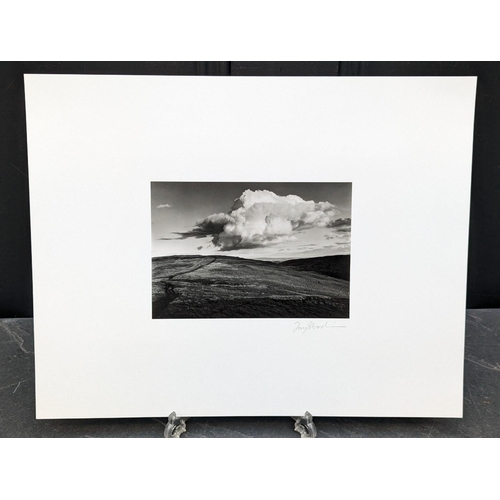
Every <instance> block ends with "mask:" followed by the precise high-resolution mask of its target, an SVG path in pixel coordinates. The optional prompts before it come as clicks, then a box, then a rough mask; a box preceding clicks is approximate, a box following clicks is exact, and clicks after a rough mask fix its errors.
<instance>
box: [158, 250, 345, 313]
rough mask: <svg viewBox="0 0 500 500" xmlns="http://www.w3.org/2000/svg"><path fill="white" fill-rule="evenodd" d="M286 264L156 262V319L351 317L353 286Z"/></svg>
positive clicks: (211, 259) (220, 259)
mask: <svg viewBox="0 0 500 500" xmlns="http://www.w3.org/2000/svg"><path fill="white" fill-rule="evenodd" d="M305 260H309V259H305ZM311 260H312V259H311ZM283 264H284V263H282V264H279V263H274V262H265V261H258V260H249V259H240V258H237V257H226V256H208V257H200V256H189V255H188V256H171V257H155V258H154V259H153V318H347V317H348V316H349V282H347V281H345V280H341V279H337V278H334V277H331V276H328V275H326V274H320V273H318V272H315V271H311V270H309V269H305V268H304V267H303V268H300V266H296V265H293V266H292V265H283Z"/></svg>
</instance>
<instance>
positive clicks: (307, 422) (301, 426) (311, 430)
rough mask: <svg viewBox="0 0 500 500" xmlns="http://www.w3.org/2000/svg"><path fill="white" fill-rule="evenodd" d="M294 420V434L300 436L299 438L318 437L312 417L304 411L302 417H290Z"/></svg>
mask: <svg viewBox="0 0 500 500" xmlns="http://www.w3.org/2000/svg"><path fill="white" fill-rule="evenodd" d="M292 418H293V419H294V420H295V427H294V430H295V432H298V433H299V434H300V437H301V438H315V437H316V436H317V435H318V432H317V431H316V426H315V425H314V422H313V417H312V415H311V414H310V413H309V412H308V411H306V412H305V414H304V416H303V417H292Z"/></svg>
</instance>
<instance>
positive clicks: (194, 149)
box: [25, 75, 476, 418]
mask: <svg viewBox="0 0 500 500" xmlns="http://www.w3.org/2000/svg"><path fill="white" fill-rule="evenodd" d="M25 88H26V106H27V108H26V109H27V128H28V159H29V182H30V203H31V228H32V251H33V282H34V322H35V357H36V406H37V418H96V417H109V418H113V417H145V416H165V415H168V414H170V412H172V411H176V413H177V415H181V416H222V415H232V416H259V415H275V416H280V415H288V416H290V415H301V414H303V413H304V412H305V411H306V410H307V411H309V412H310V413H311V414H312V415H314V416H327V415H332V416H382V417H461V415H462V392H463V351H464V327H465V293H466V267H467V247H468V222H469V203H470V177H471V159H472V138H473V118H474V101H475V88H476V79H475V78H472V77H466V78H329V77H320V78H316V77H304V78H302V77H293V78H287V77H280V78H265V77H264V78H260V77H250V78H244V77H180V76H179V77H175V76H168V77H167V76H165V77H152V76H82V75H78V76H77V75H64V76H63V75H26V76H25ZM151 181H197V182H199V181H228V182H236V181H237V182H257V181H258V182H351V183H352V253H351V283H350V317H349V319H334V320H332V321H330V322H329V324H330V325H332V326H342V328H332V329H309V330H302V329H301V330H298V329H297V328H296V321H295V320H293V319H192V320H190V319H164V320H153V319H151V213H150V196H151V192H150V187H151ZM300 321H301V324H302V326H305V325H307V324H308V321H307V320H303V319H301V320H300ZM311 321H314V318H312V320H311ZM321 323H324V320H321V321H319V320H318V321H317V322H316V324H317V325H320V324H321Z"/></svg>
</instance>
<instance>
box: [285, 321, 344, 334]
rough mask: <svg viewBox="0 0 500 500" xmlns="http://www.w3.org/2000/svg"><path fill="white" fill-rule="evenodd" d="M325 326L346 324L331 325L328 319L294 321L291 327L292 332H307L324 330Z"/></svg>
mask: <svg viewBox="0 0 500 500" xmlns="http://www.w3.org/2000/svg"><path fill="white" fill-rule="evenodd" d="M326 328H346V325H332V324H329V323H328V321H321V322H318V321H308V322H307V323H306V322H305V321H296V322H295V326H294V328H293V331H294V332H307V331H310V330H324V329H326Z"/></svg>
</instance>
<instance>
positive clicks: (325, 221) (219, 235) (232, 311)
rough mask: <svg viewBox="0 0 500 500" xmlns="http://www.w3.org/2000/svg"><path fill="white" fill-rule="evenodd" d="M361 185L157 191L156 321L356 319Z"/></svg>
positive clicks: (207, 185) (196, 186) (197, 186)
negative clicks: (354, 220) (354, 240)
mask: <svg viewBox="0 0 500 500" xmlns="http://www.w3.org/2000/svg"><path fill="white" fill-rule="evenodd" d="M351 186H352V185H351V183H345V182H342V183H330V182H328V183H305V182H304V183H298V182H295V183H244V182H152V183H151V224H152V314H153V319H166V318H179V319H181V318H348V317H349V281H350V253H351V191H352V189H351Z"/></svg>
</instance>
